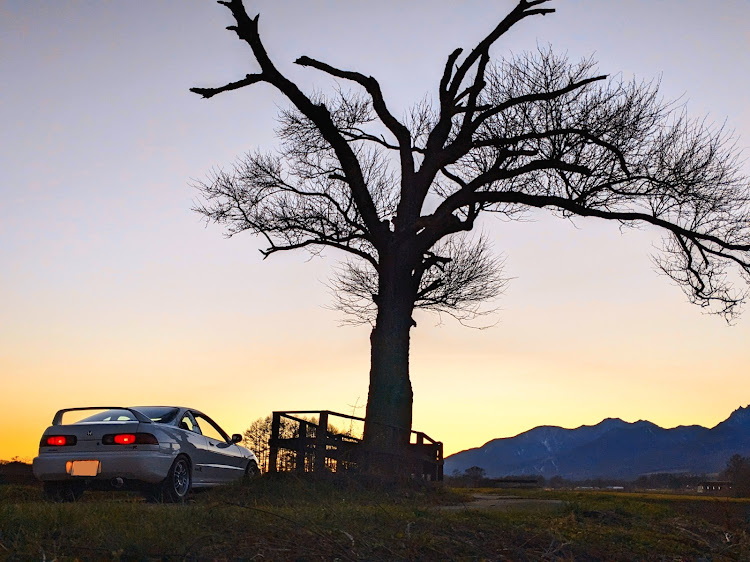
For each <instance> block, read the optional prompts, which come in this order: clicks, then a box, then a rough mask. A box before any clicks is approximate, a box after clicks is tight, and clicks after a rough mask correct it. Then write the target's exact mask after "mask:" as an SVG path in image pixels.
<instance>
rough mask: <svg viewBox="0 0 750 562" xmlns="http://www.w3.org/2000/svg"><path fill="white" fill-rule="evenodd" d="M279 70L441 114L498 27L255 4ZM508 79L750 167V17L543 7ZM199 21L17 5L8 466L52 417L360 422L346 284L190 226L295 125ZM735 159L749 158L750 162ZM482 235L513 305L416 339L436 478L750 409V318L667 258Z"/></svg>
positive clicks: (8, 266) (466, 14) (175, 6)
mask: <svg viewBox="0 0 750 562" xmlns="http://www.w3.org/2000/svg"><path fill="white" fill-rule="evenodd" d="M245 4H246V6H247V8H248V12H251V13H254V12H260V13H261V20H260V21H261V34H262V37H263V38H264V40H265V43H266V46H267V48H268V50H269V52H270V54H271V56H272V58H273V59H274V60H275V61H276V62H277V65H278V66H279V67H280V68H281V69H282V70H283V71H284V72H287V73H288V75H289V76H290V77H291V78H293V79H295V80H297V81H298V82H299V83H300V84H302V85H303V86H304V88H306V89H307V90H308V91H309V89H310V88H313V87H315V88H320V89H323V90H325V89H329V88H330V87H331V84H332V83H331V81H330V80H329V79H327V78H326V77H325V76H323V75H321V74H319V73H316V72H315V71H313V70H310V69H302V68H299V67H296V66H295V65H293V64H292V61H293V60H294V59H295V58H297V57H298V56H300V55H303V54H305V55H308V56H312V57H314V58H318V59H321V60H324V61H327V62H329V63H331V64H333V65H334V66H338V67H343V68H352V69H356V70H359V71H361V72H364V73H366V74H371V75H373V76H375V77H377V78H378V79H379V80H380V81H381V84H382V86H383V91H384V93H385V95H386V97H387V99H388V101H389V102H390V103H391V105H392V107H393V108H394V109H395V112H396V113H397V114H401V113H402V112H403V110H404V109H405V108H407V107H409V106H410V105H411V104H412V103H413V102H415V101H419V100H420V99H422V97H423V96H424V95H425V94H429V95H434V94H435V92H436V88H437V81H438V78H439V75H440V72H441V71H442V68H443V65H444V61H445V58H446V56H447V55H448V53H450V52H451V51H452V50H453V49H454V48H456V47H458V46H462V47H467V48H470V47H472V46H473V45H474V44H475V43H476V42H477V41H478V40H480V39H481V38H482V37H483V36H484V34H486V33H487V32H488V31H489V30H490V29H491V28H492V27H493V25H494V24H495V23H496V22H497V21H499V19H500V18H501V17H502V16H503V15H504V14H505V13H506V12H507V11H509V10H510V9H511V8H512V7H513V6H514V5H515V2H511V1H509V0H501V1H488V0H483V1H479V0H464V1H448V0H410V1H403V0H399V1H396V0H387V1H380V2H365V1H364V0H357V1H354V0H350V1H344V0H316V1H302V0H288V1H287V0H283V1H279V0H275V1H271V0H264V1H259V2H254V1H251V0H246V1H245ZM551 6H552V7H555V8H557V10H558V11H557V13H556V14H552V15H548V16H546V17H543V18H542V17H536V18H531V19H527V20H525V21H524V22H523V23H521V24H520V25H519V26H517V27H516V28H514V29H513V31H512V32H511V33H509V34H508V35H507V36H505V37H504V38H503V39H502V40H501V41H500V42H499V43H498V44H497V47H496V49H495V51H494V52H495V54H503V53H509V52H521V51H523V50H526V49H534V48H535V46H536V45H537V43H539V44H542V45H546V44H547V43H551V44H552V46H553V48H554V49H555V50H557V51H567V52H568V53H569V55H570V56H571V58H574V59H576V58H579V57H583V56H588V55H590V54H592V53H594V55H595V58H596V59H598V61H599V67H600V70H601V71H602V72H605V73H612V74H614V73H617V72H623V73H624V75H625V77H630V76H632V75H635V76H637V77H639V78H644V79H651V78H654V77H658V76H661V80H662V91H663V93H664V95H665V97H667V98H676V97H680V96H682V99H683V100H684V101H686V102H687V104H688V109H689V111H690V112H691V113H692V114H694V115H697V116H700V115H704V114H709V116H710V119H712V120H714V121H716V122H718V123H722V122H724V121H725V120H726V123H727V126H728V127H729V128H731V129H734V130H736V132H737V134H738V135H739V136H740V141H739V144H740V146H743V147H748V148H750V108H749V107H748V103H747V99H748V91H750V57H748V51H749V48H750V31H748V30H749V29H750V25H748V22H750V2H747V0H722V1H721V2H710V3H709V2H705V0H627V1H619V2H602V1H601V0H554V1H553V2H552V3H551ZM231 23H232V22H231V19H230V16H229V13H228V11H227V10H226V9H225V8H223V7H222V6H219V5H217V4H215V3H213V2H210V1H206V0H161V1H148V2H146V1H134V0H113V1H109V2H103V1H100V2H90V1H87V2H84V1H67V0H56V1H51V0H50V1H37V0H0V76H2V80H1V81H0V459H9V458H11V457H13V456H20V457H22V458H26V459H30V458H31V457H33V456H34V454H35V453H36V448H37V445H38V440H39V436H40V434H41V432H42V431H43V430H44V428H45V427H46V426H47V425H48V424H49V422H50V421H51V419H52V416H53V414H54V412H55V411H56V410H57V409H59V408H64V407H72V406H83V405H100V404H102V405H137V404H156V403H159V404H184V405H191V406H194V407H196V408H199V409H202V410H204V411H206V412H207V413H209V414H210V415H211V416H212V417H214V418H215V419H216V420H217V421H218V422H219V423H220V424H221V425H223V426H224V428H225V429H226V430H227V431H229V432H241V431H243V430H244V429H245V428H246V427H247V426H249V424H250V423H251V422H252V421H253V420H255V419H256V418H258V417H261V416H265V415H267V414H268V413H270V412H271V411H272V410H291V409H331V410H335V411H341V412H345V413H350V414H351V413H355V414H358V415H363V414H364V408H362V406H363V405H364V403H365V401H366V399H367V387H368V369H369V365H368V360H369V348H368V333H369V329H368V328H366V327H359V328H351V327H341V326H340V323H341V320H342V317H341V316H340V315H339V313H337V312H334V311H331V310H329V309H326V308H325V307H326V306H327V305H330V304H331V302H332V301H331V298H330V296H329V295H328V294H327V289H326V287H325V285H324V282H325V280H326V279H327V278H328V276H329V274H330V272H331V266H332V265H334V264H335V263H336V260H337V259H338V258H339V256H337V255H336V254H335V253H331V252H329V253H328V254H327V258H326V259H313V260H310V259H309V256H308V255H307V254H305V253H301V252H300V253H285V254H283V255H280V254H277V255H274V256H273V257H272V258H269V259H268V260H266V261H262V259H261V258H262V256H261V255H260V253H259V252H258V248H260V247H261V241H260V240H258V239H255V238H253V237H251V236H238V237H235V238H233V239H230V240H227V239H225V238H223V236H222V232H221V230H220V229H219V228H217V227H215V226H209V227H208V228H205V225H204V224H203V223H202V222H201V220H200V218H199V217H198V215H196V214H195V213H192V212H191V211H190V207H191V204H192V201H193V199H194V198H195V195H196V194H195V191H194V190H193V189H191V188H190V186H189V185H190V183H191V180H195V179H202V178H205V177H206V175H207V173H208V171H209V170H210V169H211V167H212V166H227V165H230V164H231V163H232V162H233V160H234V159H235V158H236V157H237V156H240V155H241V154H243V153H244V152H246V151H249V150H251V149H254V148H256V147H265V148H269V149H270V148H273V146H274V143H275V139H274V134H273V129H274V126H275V122H274V117H275V115H276V112H277V107H283V106H285V105H286V104H285V102H284V100H283V99H282V98H281V97H280V96H278V95H277V94H276V93H275V92H274V91H273V90H272V89H271V88H270V87H268V86H265V85H258V86H255V87H251V88H248V89H244V90H241V91H237V92H230V93H225V94H222V95H221V96H217V97H215V98H213V99H211V100H209V101H206V100H202V99H200V98H199V97H198V96H196V95H194V94H191V93H190V92H188V88H190V87H192V86H217V85H221V84H223V83H225V82H228V81H233V80H237V79H239V78H241V77H243V76H244V75H245V74H246V73H248V72H252V71H254V69H255V67H254V66H253V64H252V61H251V60H250V58H251V57H250V53H249V50H248V49H247V48H246V46H245V45H244V44H242V43H240V42H239V41H238V40H237V39H236V37H235V36H234V35H233V34H232V33H230V32H227V31H225V30H224V27H226V26H227V25H230V24H231ZM745 154H746V155H747V154H749V153H748V152H747V151H746V152H745ZM532 218H533V219H534V220H533V221H531V222H525V223H501V222H498V221H492V220H491V221H487V222H486V223H484V225H483V227H484V229H485V231H486V232H487V233H489V235H490V236H491V238H492V240H493V241H494V246H495V248H496V250H497V251H498V252H499V253H502V254H504V255H505V256H506V274H507V275H508V276H509V277H512V278H513V280H512V282H511V283H510V286H509V288H508V290H507V292H506V294H505V295H504V296H503V297H502V299H501V300H500V301H499V303H498V304H499V305H500V312H499V313H498V315H497V316H496V317H495V318H494V320H496V321H497V324H496V325H495V326H494V327H492V328H489V329H486V330H482V331H479V330H472V329H467V328H463V327H461V326H459V325H458V324H457V323H456V322H454V321H452V320H451V319H449V318H443V319H440V318H438V317H436V316H432V315H427V314H418V315H417V317H416V319H417V322H418V324H419V326H418V328H416V329H415V330H413V331H412V360H411V371H412V384H413V386H414V393H415V401H414V427H415V428H416V429H419V430H422V431H425V432H427V433H428V434H429V435H431V436H432V437H434V438H437V439H441V440H443V441H444V442H445V451H446V454H450V453H452V452H456V451H458V450H461V449H464V448H468V447H474V446H479V445H481V444H483V443H484V442H486V441H487V440H489V439H492V438H494V437H503V436H512V435H515V434H517V433H519V432H521V431H525V430H527V429H530V428H531V427H534V426H537V425H542V424H552V425H561V426H564V427H576V426H579V425H582V424H595V423H597V422H599V421H601V420H602V419H603V418H605V417H620V418H622V419H625V420H626V421H636V420H638V419H648V420H651V421H653V422H654V423H657V424H659V425H662V426H664V427H674V426H676V425H682V424H701V425H705V426H713V425H715V424H716V423H718V422H720V421H721V420H723V419H725V418H726V417H727V416H728V415H729V414H730V413H731V411H732V410H734V409H735V408H737V407H738V406H740V405H743V406H744V405H747V404H748V403H750V376H748V375H750V345H748V344H749V343H750V319H749V318H748V317H747V314H749V313H746V315H745V316H744V317H742V318H740V319H739V320H738V321H737V322H736V324H735V325H734V326H731V327H729V326H727V325H726V323H725V322H724V321H723V320H721V319H720V318H717V317H712V316H706V315H704V314H702V312H701V310H700V309H699V308H697V307H694V306H691V305H689V304H688V303H687V301H686V298H685V297H684V295H683V294H682V292H681V290H680V289H679V288H678V287H675V286H674V285H673V284H671V283H670V281H669V280H668V279H666V278H665V277H663V276H660V275H658V274H657V273H656V271H655V267H654V266H653V264H652V262H651V260H650V257H649V256H650V254H651V253H652V252H653V244H654V243H655V242H656V241H658V238H659V234H658V232H655V231H653V230H651V229H644V230H639V231H626V232H625V233H623V234H621V233H620V232H619V230H618V228H617V226H616V225H615V224H609V223H604V222H599V221H596V220H593V219H589V220H576V221H573V222H570V221H564V220H559V219H554V218H550V216H549V215H548V214H546V213H537V214H534V215H533V216H532Z"/></svg>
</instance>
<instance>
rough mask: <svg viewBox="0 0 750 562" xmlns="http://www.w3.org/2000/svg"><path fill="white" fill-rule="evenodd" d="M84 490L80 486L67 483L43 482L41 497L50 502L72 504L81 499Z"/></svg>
mask: <svg viewBox="0 0 750 562" xmlns="http://www.w3.org/2000/svg"><path fill="white" fill-rule="evenodd" d="M83 492H84V489H83V486H82V485H81V484H71V483H68V482H45V483H44V489H43V492H42V496H43V497H44V499H45V500H47V501H51V502H74V501H78V500H79V499H81V496H82V495H83Z"/></svg>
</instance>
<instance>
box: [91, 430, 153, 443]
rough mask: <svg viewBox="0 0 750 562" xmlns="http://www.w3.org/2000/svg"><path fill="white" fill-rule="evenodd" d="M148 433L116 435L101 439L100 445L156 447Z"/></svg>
mask: <svg viewBox="0 0 750 562" xmlns="http://www.w3.org/2000/svg"><path fill="white" fill-rule="evenodd" d="M158 444H159V441H158V439H156V437H154V436H153V435H151V434H150V433H116V434H109V435H105V436H103V437H102V445H158Z"/></svg>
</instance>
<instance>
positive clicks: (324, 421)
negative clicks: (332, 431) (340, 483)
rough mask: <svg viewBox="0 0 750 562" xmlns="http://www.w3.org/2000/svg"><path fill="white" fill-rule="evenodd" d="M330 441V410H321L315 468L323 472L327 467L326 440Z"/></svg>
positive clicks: (316, 431)
mask: <svg viewBox="0 0 750 562" xmlns="http://www.w3.org/2000/svg"><path fill="white" fill-rule="evenodd" d="M327 441H328V412H320V419H318V428H317V429H316V430H315V463H314V466H313V470H314V471H315V472H323V471H324V470H325V468H326V442H327Z"/></svg>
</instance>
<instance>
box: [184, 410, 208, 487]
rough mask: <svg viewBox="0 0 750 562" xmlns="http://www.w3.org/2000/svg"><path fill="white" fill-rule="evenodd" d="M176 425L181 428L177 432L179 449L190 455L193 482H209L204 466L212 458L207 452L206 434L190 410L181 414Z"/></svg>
mask: <svg viewBox="0 0 750 562" xmlns="http://www.w3.org/2000/svg"><path fill="white" fill-rule="evenodd" d="M177 427H178V428H179V429H181V430H182V431H180V432H179V441H180V451H181V452H183V453H185V454H187V455H188V456H189V457H190V461H191V463H192V465H193V484H198V485H200V484H206V483H209V482H210V479H209V476H208V474H207V472H206V470H205V468H204V467H205V466H206V465H207V464H210V463H211V462H212V461H213V459H212V457H211V455H210V454H209V452H208V440H207V438H206V436H204V435H203V434H202V433H201V429H200V427H199V426H198V422H196V421H195V418H194V417H193V414H191V413H190V412H185V413H184V414H183V415H182V418H180V421H179V422H178V424H177Z"/></svg>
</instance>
